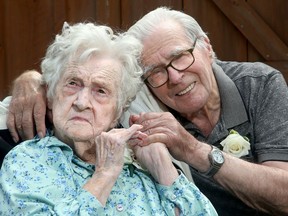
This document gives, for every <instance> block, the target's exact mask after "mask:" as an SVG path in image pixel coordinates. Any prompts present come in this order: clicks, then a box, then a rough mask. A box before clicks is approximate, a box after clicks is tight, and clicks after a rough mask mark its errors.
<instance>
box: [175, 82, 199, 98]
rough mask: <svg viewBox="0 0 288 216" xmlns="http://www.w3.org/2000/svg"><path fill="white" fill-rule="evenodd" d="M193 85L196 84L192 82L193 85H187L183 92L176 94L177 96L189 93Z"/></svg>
mask: <svg viewBox="0 0 288 216" xmlns="http://www.w3.org/2000/svg"><path fill="white" fill-rule="evenodd" d="M195 84H196V82H193V83H192V84H191V85H189V86H188V87H187V88H186V89H184V90H183V91H181V92H179V93H178V94H177V96H182V95H184V94H186V93H187V92H189V91H191V90H192V89H193V88H194V86H195Z"/></svg>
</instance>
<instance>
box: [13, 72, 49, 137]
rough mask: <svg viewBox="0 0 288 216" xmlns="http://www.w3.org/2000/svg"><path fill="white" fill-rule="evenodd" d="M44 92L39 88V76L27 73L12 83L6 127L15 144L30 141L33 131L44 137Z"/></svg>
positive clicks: (34, 73)
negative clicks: (21, 140) (20, 141)
mask: <svg viewBox="0 0 288 216" xmlns="http://www.w3.org/2000/svg"><path fill="white" fill-rule="evenodd" d="M45 114H46V92H45V88H44V87H43V86H41V74H40V73H38V72H37V71H28V72H25V73H24V74H22V75H21V76H20V77H18V78H17V79H16V80H15V81H14V86H13V91H12V100H11V103H10V106H9V113H8V116H7V127H8V129H9V131H10V133H11V135H12V138H13V140H14V141H15V142H18V141H19V140H20V137H21V138H22V139H23V140H26V139H32V138H33V137H34V136H35V129H36V132H37V134H38V135H39V136H40V137H43V136H45V132H46V126H45Z"/></svg>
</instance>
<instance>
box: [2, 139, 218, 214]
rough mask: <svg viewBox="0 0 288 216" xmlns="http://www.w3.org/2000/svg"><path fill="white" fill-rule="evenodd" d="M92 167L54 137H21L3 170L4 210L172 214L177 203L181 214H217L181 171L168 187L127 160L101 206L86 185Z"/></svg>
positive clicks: (55, 212) (19, 212) (91, 173)
mask: <svg viewBox="0 0 288 216" xmlns="http://www.w3.org/2000/svg"><path fill="white" fill-rule="evenodd" d="M131 168H133V169H131ZM94 169H95V166H94V165H90V164H87V163H85V162H83V161H82V160H81V159H79V158H78V157H77V156H76V155H74V154H73V151H72V149H71V148H70V147H69V146H68V145H66V144H64V143H63V142H61V141H59V140H58V139H57V138H55V137H53V136H46V137H45V138H43V139H41V140H40V139H33V140H29V141H26V142H23V143H22V144H20V145H18V146H16V147H15V148H14V149H12V150H11V151H10V152H9V153H8V155H7V156H6V158H5V160H4V162H3V165H2V168H1V171H0V206H1V207H0V215H5V216H6V215H7V216H8V215H9V216H10V215H17V216H20V215H29V216H30V215H65V216H67V215H71V216H72V215H73V216H75V215H131V216H133V215H135V216H136V215H137V216H138V215H174V206H178V208H179V209H180V211H181V214H182V215H201V216H202V215H203V216H204V215H217V213H216V211H215V209H214V207H213V206H212V204H211V203H210V201H209V200H208V199H207V198H206V197H205V196H204V195H203V194H202V193H201V192H200V191H199V189H198V188H197V187H196V186H195V185H194V184H193V183H191V182H189V181H188V180H187V179H186V177H185V176H184V175H183V174H181V175H180V176H179V177H178V178H177V179H176V181H175V182H174V183H173V185H172V186H169V187H167V186H163V185H160V184H157V183H156V182H155V181H153V178H152V177H151V176H150V175H149V174H148V173H146V172H144V171H143V170H140V169H137V168H135V167H134V166H133V165H132V164H129V165H124V168H123V171H122V172H121V174H120V176H119V178H118V179H117V181H116V183H115V185H114V187H113V189H112V191H111V194H110V196H109V198H108V200H107V203H106V205H105V206H104V207H103V206H102V205H101V203H100V202H99V201H98V200H97V198H96V197H94V196H93V195H92V194H90V193H89V192H88V191H86V190H84V189H83V188H82V186H83V185H84V184H85V182H86V181H87V180H88V179H90V178H91V176H92V175H93V173H94Z"/></svg>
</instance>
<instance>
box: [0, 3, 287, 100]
mask: <svg viewBox="0 0 288 216" xmlns="http://www.w3.org/2000/svg"><path fill="white" fill-rule="evenodd" d="M158 6H169V7H171V8H173V9H177V10H182V11H184V12H186V13H188V14H190V15H192V16H193V17H194V18H195V19H196V20H198V22H199V23H200V25H201V26H202V28H203V29H204V31H206V32H208V34H209V37H210V40H211V43H212V45H213V48H214V50H215V52H216V54H217V56H218V58H219V59H222V60H235V61H263V62H266V63H268V64H270V65H272V66H274V67H276V68H278V69H279V70H281V71H282V72H283V74H284V76H285V78H286V80H287V81H288V48H287V46H288V18H287V12H288V1H287V0H273V1H272V0H0V100H1V99H3V98H4V97H5V96H7V95H8V94H9V88H10V86H11V83H12V81H13V80H14V79H15V78H16V77H17V76H19V74H21V73H22V72H23V71H25V70H28V69H37V70H39V63H40V61H41V58H42V57H43V56H44V54H45V50H46V48H47V46H48V44H49V43H50V42H51V41H52V39H53V38H54V36H55V34H56V33H57V32H59V31H60V30H61V28H62V24H63V22H64V21H67V22H69V23H75V22H79V21H97V22H98V23H101V24H106V25H110V26H111V27H113V28H114V29H118V30H126V29H127V28H128V27H129V26H130V25H131V24H133V23H134V22H135V21H136V20H137V19H139V18H140V17H141V16H143V15H144V14H145V13H147V12H148V11H150V10H152V9H154V8H156V7H158Z"/></svg>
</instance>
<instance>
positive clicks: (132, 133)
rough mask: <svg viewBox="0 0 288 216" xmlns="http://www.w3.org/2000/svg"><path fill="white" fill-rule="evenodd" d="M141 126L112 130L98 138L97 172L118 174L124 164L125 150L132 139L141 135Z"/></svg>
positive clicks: (96, 140) (96, 141)
mask: <svg viewBox="0 0 288 216" xmlns="http://www.w3.org/2000/svg"><path fill="white" fill-rule="evenodd" d="M141 128H142V126H141V125H136V124H134V125H132V126H131V127H130V128H128V129H125V128H121V129H112V130H110V131H108V132H102V133H101V134H100V135H99V136H97V137H96V139H95V143H96V163H95V165H96V172H102V171H107V170H111V171H112V172H113V173H114V172H115V174H116V173H117V176H118V174H119V173H120V172H121V170H122V167H123V164H124V149H125V147H126V143H127V141H128V140H129V139H130V138H132V137H133V138H137V136H138V135H140V134H141V132H140V131H139V130H140V129H141Z"/></svg>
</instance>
